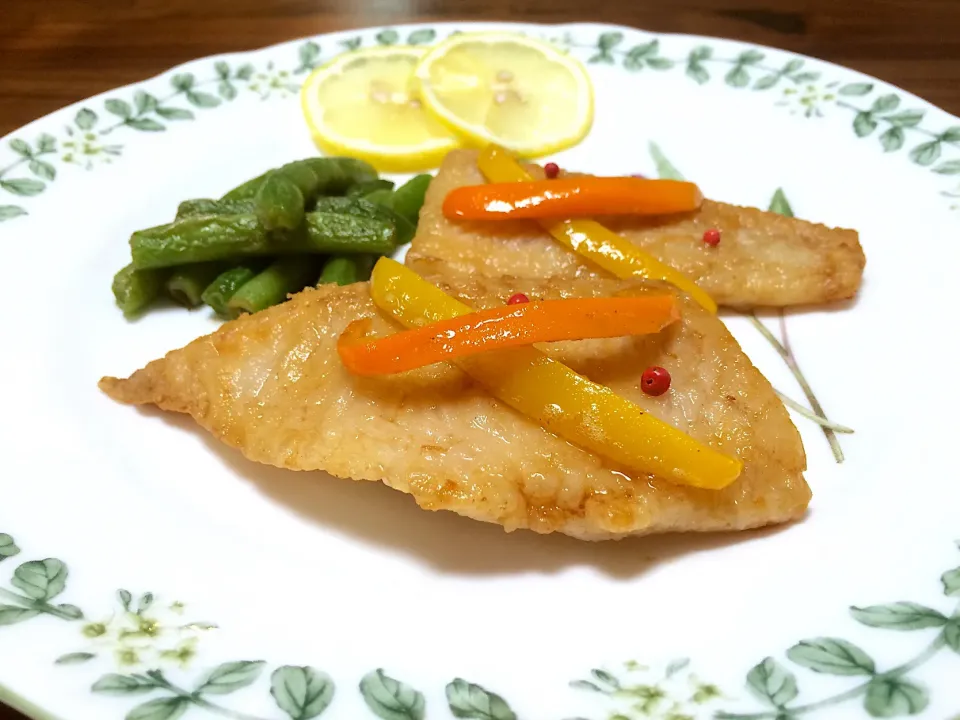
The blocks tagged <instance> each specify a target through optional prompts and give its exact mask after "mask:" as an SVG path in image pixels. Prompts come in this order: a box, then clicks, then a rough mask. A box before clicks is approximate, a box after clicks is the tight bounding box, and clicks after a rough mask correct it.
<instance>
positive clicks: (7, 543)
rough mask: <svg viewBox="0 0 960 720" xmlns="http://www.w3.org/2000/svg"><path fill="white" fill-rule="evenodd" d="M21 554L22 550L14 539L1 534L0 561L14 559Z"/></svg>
mask: <svg viewBox="0 0 960 720" xmlns="http://www.w3.org/2000/svg"><path fill="white" fill-rule="evenodd" d="M19 553H20V548H18V547H17V544H16V543H15V542H14V541H13V538H12V537H10V536H9V535H7V534H6V533H0V561H2V560H6V559H7V558H10V557H13V556H14V555H18V554H19Z"/></svg>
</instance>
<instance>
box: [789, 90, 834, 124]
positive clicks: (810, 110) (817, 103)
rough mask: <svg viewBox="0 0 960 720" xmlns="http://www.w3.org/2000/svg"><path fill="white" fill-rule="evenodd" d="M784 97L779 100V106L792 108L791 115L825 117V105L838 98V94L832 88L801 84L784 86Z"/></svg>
mask: <svg viewBox="0 0 960 720" xmlns="http://www.w3.org/2000/svg"><path fill="white" fill-rule="evenodd" d="M782 95H783V99H782V100H780V101H778V102H777V103H776V105H777V106H778V107H786V108H789V109H790V114H791V115H797V114H801V113H802V114H803V116H804V117H807V118H812V117H823V106H824V105H829V104H830V103H832V102H834V101H835V100H836V99H837V94H836V92H835V91H834V90H832V89H831V88H829V87H827V88H819V87H817V86H816V85H800V86H793V87H787V88H784V89H783V91H782Z"/></svg>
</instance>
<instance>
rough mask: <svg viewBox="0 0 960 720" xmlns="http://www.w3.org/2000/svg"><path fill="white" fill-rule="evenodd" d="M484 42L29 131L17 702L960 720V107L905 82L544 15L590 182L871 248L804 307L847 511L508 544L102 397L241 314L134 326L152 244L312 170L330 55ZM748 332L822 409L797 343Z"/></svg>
mask: <svg viewBox="0 0 960 720" xmlns="http://www.w3.org/2000/svg"><path fill="white" fill-rule="evenodd" d="M481 27H491V26H489V25H487V26H464V25H460V26H454V25H443V26H439V25H438V26H418V27H401V28H388V29H373V30H367V31H362V32H349V33H340V34H333V35H327V36H323V37H318V38H314V39H313V40H310V41H306V40H304V41H297V42H292V43H288V44H285V45H279V46H277V47H272V48H268V49H266V50H260V51H257V52H251V53H244V54H237V55H230V56H223V57H219V58H207V59H204V60H198V61H196V62H193V63H190V64H188V65H185V66H183V67H180V68H177V69H176V70H172V71H170V72H169V73H166V74H164V75H162V76H160V77H157V78H155V79H152V80H149V81H147V82H144V83H142V84H140V85H137V86H132V87H127V88H122V89H119V90H116V91H112V92H109V93H107V94H105V95H103V96H101V97H96V98H91V99H90V100H86V101H84V102H82V103H79V104H77V105H75V106H73V107H70V108H66V109H64V110H61V111H59V112H57V113H54V114H53V115H50V116H48V117H46V118H43V119H41V120H38V121H36V122H35V123H32V124H31V125H29V126H27V127H25V128H22V129H21V130H18V131H17V132H15V133H13V134H12V135H11V136H9V137H8V138H7V139H6V140H5V141H4V142H3V145H2V148H0V168H2V169H0V217H2V218H3V222H2V224H0V247H2V251H3V258H4V271H3V274H2V282H0V302H2V307H3V340H2V344H3V352H2V354H0V377H2V378H3V380H4V393H3V397H4V398H5V411H4V413H3V416H2V420H0V423H2V426H3V433H2V436H0V438H2V439H0V447H2V454H0V488H2V493H0V531H2V532H3V533H4V534H0V560H3V563H2V566H0V572H2V575H0V588H2V590H0V594H2V597H0V603H2V606H0V683H2V688H0V699H2V700H3V701H5V702H7V703H11V704H13V705H14V706H16V707H19V708H21V709H22V710H24V711H25V712H26V713H27V714H28V715H32V716H35V717H45V718H46V717H57V718H64V719H66V720H84V719H86V718H94V719H96V720H104V719H107V718H123V717H126V718H130V719H131V720H170V719H171V718H177V717H180V716H181V715H183V716H186V717H188V718H189V719H190V720H193V719H194V718H197V719H200V718H203V717H205V716H206V717H210V718H213V717H216V716H217V715H219V716H226V717H230V718H236V719H240V718H270V719H277V718H286V717H291V718H312V717H317V716H321V717H322V718H323V719H324V720H332V719H349V720H361V719H363V718H377V717H379V718H384V719H386V720H411V719H412V720H420V719H421V718H424V717H427V718H430V719H432V720H440V719H442V718H451V717H457V718H479V719H482V720H489V719H492V720H508V719H510V718H515V717H516V718H521V719H523V720H562V719H567V718H590V719H591V720H599V719H601V718H608V719H614V718H615V719H616V720H624V719H625V718H627V719H630V720H632V719H634V718H646V717H655V718H663V719H666V718H670V719H671V720H681V719H682V718H687V717H708V716H713V715H715V714H717V713H720V714H722V715H724V716H726V717H737V718H758V719H759V718H770V719H774V718H788V717H800V716H804V717H807V716H812V717H816V718H818V719H819V718H821V717H822V718H828V717H862V716H865V715H866V714H868V713H869V714H871V715H874V716H882V717H888V716H894V715H906V714H922V715H924V716H925V717H931V718H938V719H943V718H947V717H950V716H955V715H956V714H957V713H960V689H958V687H960V686H958V683H957V677H958V669H960V657H958V650H960V618H958V616H957V612H956V611H957V596H958V595H960V567H958V565H960V552H958V547H957V546H956V544H955V539H956V538H957V537H960V523H958V519H957V515H958V513H957V509H958V507H960V483H958V482H957V476H956V466H957V455H956V420H955V416H956V412H957V407H958V400H960V392H958V390H960V388H958V383H960V381H958V377H960V375H958V373H957V372H956V370H955V365H956V352H955V351H956V342H955V340H954V338H955V333H954V330H953V323H954V317H955V315H956V309H955V303H956V295H955V291H954V289H953V285H952V283H953V282H954V279H955V277H956V269H957V267H960V250H958V248H960V242H958V240H960V211H958V209H957V204H958V195H960V120H958V119H957V118H955V117H951V116H949V115H948V114H946V113H944V112H942V111H940V110H938V109H936V108H934V107H932V106H930V105H929V104H928V103H926V102H924V101H923V100H921V99H919V98H917V97H914V96H912V95H910V94H908V93H906V92H903V91H901V90H898V89H896V88H893V87H890V86H888V85H886V84H884V83H882V82H879V81H876V80H873V79H871V78H867V77H864V76H862V75H859V74H857V73H854V72H852V71H849V70H845V69H842V68H839V67H836V66H833V65H829V64H825V63H822V62H818V61H815V60H811V59H809V58H800V57H797V56H794V55H790V54H787V53H783V52H779V51H776V50H769V49H766V48H754V47H749V46H746V45H742V44H739V43H735V42H729V41H724V40H716V39H707V38H696V37H683V36H671V35H664V36H656V35H650V34H649V33H642V32H638V31H634V30H630V29H625V28H616V27H609V26H604V27H601V26H596V25H571V26H565V27H544V26H511V27H514V28H516V29H522V30H524V31H526V32H529V33H531V34H534V35H538V36H541V37H547V38H551V39H553V40H554V41H555V42H557V43H558V44H560V45H563V46H565V47H567V48H569V50H570V52H572V53H575V54H576V55H577V56H578V57H581V58H583V59H584V60H585V61H587V62H588V68H589V70H590V73H591V75H592V77H593V80H594V83H595V85H596V97H597V107H596V110H597V118H596V123H595V126H594V129H593V131H592V132H591V134H590V136H589V137H588V138H587V139H586V141H585V142H584V143H583V144H582V145H580V146H579V147H577V148H575V149H573V150H570V151H568V152H566V153H563V154H562V155H561V156H559V157H558V158H556V159H557V160H558V161H559V162H560V163H562V164H563V165H565V166H568V167H575V168H579V169H584V170H590V171H594V172H598V173H625V172H643V173H647V174H653V173H655V172H657V171H660V172H667V171H668V169H669V168H668V165H669V164H672V166H673V167H674V168H675V169H679V170H680V171H682V173H683V174H684V175H685V176H687V177H690V178H694V179H696V181H697V182H698V183H699V184H700V185H701V186H702V187H703V189H704V191H705V193H706V194H707V195H708V196H710V197H714V198H717V199H722V200H725V201H729V202H734V203H741V204H748V205H755V206H760V207H767V206H768V205H769V204H770V203H771V200H772V199H773V198H774V195H775V192H776V191H777V190H778V189H780V191H781V192H780V193H779V194H777V195H776V198H777V199H776V202H775V203H774V206H775V208H777V209H780V210H781V211H784V210H786V209H787V205H786V204H785V201H786V203H788V204H789V206H790V207H792V209H793V211H795V212H796V214H797V215H798V216H802V217H804V218H808V219H811V220H816V221H819V222H824V223H827V224H830V225H839V226H847V227H853V228H856V229H858V230H859V231H860V232H861V237H862V242H863V245H864V247H865V250H866V254H867V259H868V261H867V270H866V276H865V281H864V285H863V288H862V291H861V293H860V296H859V298H858V300H857V301H856V302H855V303H852V304H850V305H845V306H842V307H833V308H817V309H814V310H811V311H808V312H795V313H789V314H788V316H787V318H786V320H785V326H786V327H787V330H788V331H789V339H790V348H791V349H792V353H793V357H795V359H796V361H797V362H799V364H800V366H801V367H802V369H803V371H804V372H805V374H806V378H807V380H808V381H809V384H810V386H811V387H812V389H813V391H814V392H815V393H816V395H817V397H818V398H819V400H820V402H821V403H822V406H823V408H824V409H825V411H826V413H827V414H828V415H829V417H830V418H831V419H833V420H835V421H837V422H840V423H842V424H844V425H846V426H850V427H852V428H854V429H855V430H856V433H855V434H853V435H842V436H838V438H839V445H840V447H841V448H842V452H843V454H844V455H845V458H846V459H845V461H844V462H843V463H842V464H840V463H838V462H837V460H836V459H835V457H834V454H833V452H832V451H831V447H830V445H828V443H827V440H826V438H825V436H824V433H823V431H822V429H821V428H820V427H819V426H818V425H815V424H814V423H812V422H810V421H808V420H807V419H805V418H803V417H801V416H799V415H797V416H795V420H796V422H797V424H798V426H799V428H800V430H801V432H802V434H803V439H804V442H805V445H806V449H807V453H808V458H809V471H808V472H807V478H808V480H809V482H810V484H811V486H812V487H813V491H814V500H813V504H812V506H811V509H810V513H809V515H808V516H807V517H806V519H804V520H803V521H802V522H800V523H797V524H794V525H792V526H789V527H786V528H781V529H778V530H773V531H764V532H755V533H746V534H740V535H729V536H706V537H704V536H684V537H670V538H654V539H647V540H638V541H624V542H621V543H604V544H595V545H594V544H584V543H579V542H576V541H574V540H571V539H569V538H564V537H559V536H557V537H541V536H536V535H534V534H532V533H526V532H520V533H515V534H512V535H507V534H505V533H504V532H503V531H502V530H501V529H500V528H498V527H493V526H486V525H482V524H480V523H476V522H473V521H470V520H466V519H463V518H460V517H456V516H454V515H450V514H445V513H438V514H433V513H427V512H424V511H421V510H419V509H417V508H416V506H415V504H414V502H413V501H412V500H411V499H410V498H409V497H406V496H404V495H401V494H399V493H396V492H394V491H392V490H389V489H388V488H386V487H383V486H381V485H379V484H373V483H352V482H347V481H342V480H334V479H331V478H328V477H325V476H323V475H320V474H309V475H308V474H298V473H286V472H282V471H280V470H275V469H272V468H268V467H264V466H260V465H256V464H253V463H250V462H246V461H245V460H244V459H243V458H242V457H241V456H240V455H239V454H238V453H236V452H234V451H233V450H230V449H228V448H226V447H224V446H222V445H220V444H219V443H217V442H216V441H214V440H212V439H211V438H210V437H209V436H208V435H206V434H205V433H203V432H201V431H200V430H199V429H198V428H196V427H195V426H194V425H193V424H192V423H191V422H189V421H185V420H179V419H177V418H173V417H170V416H166V415H160V414H158V413H151V412H143V413H139V412H136V411H134V410H132V409H131V408H129V407H123V406H120V405H117V404H115V403H113V402H111V401H110V400H108V399H107V398H106V397H105V396H103V395H102V394H101V393H100V392H99V391H98V390H97V387H96V382H97V380H98V379H99V378H100V377H101V376H102V375H104V374H114V375H125V374H127V373H128V372H130V371H132V370H133V369H135V368H137V367H140V366H141V365H143V364H144V363H145V362H146V361H147V360H150V359H152V358H154V357H157V356H160V355H161V354H163V353H164V352H165V351H167V350H169V349H171V348H174V347H179V346H181V345H183V344H185V343H186V342H188V341H189V340H191V339H193V338H194V337H196V336H198V335H200V334H202V333H204V332H207V331H209V330H210V329H212V328H213V327H214V326H215V323H214V321H213V320H212V319H211V318H210V317H208V316H206V315H205V314H204V313H203V312H195V313H187V312H185V311H182V310H173V309H171V310H168V311H159V312H154V313H151V314H149V315H147V316H145V317H144V318H143V319H141V320H140V321H138V322H134V323H128V322H126V321H124V319H123V317H122V316H121V314H120V313H119V311H118V310H117V309H116V308H115V306H114V304H113V299H112V297H111V294H110V290H109V286H110V280H111V276H112V274H113V272H114V271H115V270H116V269H117V268H119V267H121V266H122V265H124V264H125V262H126V260H127V257H128V248H127V244H126V239H127V237H128V236H129V235H130V233H131V231H133V230H135V229H138V228H141V227H144V226H149V225H153V224H158V223H161V222H166V221H168V219H169V218H170V217H171V216H172V214H173V211H174V209H175V207H176V204H177V203H178V202H179V201H180V200H182V199H184V198H188V197H204V196H216V195H218V194H220V193H222V192H223V191H225V190H226V189H227V188H229V187H232V186H233V185H235V184H237V182H239V181H242V180H243V179H246V178H248V177H252V176H254V175H256V174H259V173H260V172H261V171H263V170H264V169H265V168H268V167H271V166H275V165H278V164H281V163H283V162H285V161H288V160H291V159H295V158H299V157H304V156H308V155H311V154H313V153H314V149H313V147H312V145H311V142H310V140H309V138H308V133H307V131H306V128H305V126H304V124H303V122H302V120H301V116H300V110H299V104H298V101H297V97H296V94H297V88H298V85H299V83H301V82H302V80H303V78H304V76H305V74H306V72H307V70H308V69H309V68H311V67H313V66H315V65H316V64H318V63H320V62H323V61H326V60H327V59H329V58H330V57H331V56H333V55H334V54H335V53H339V52H342V51H344V50H345V49H346V48H350V47H356V46H358V45H363V46H368V45H373V44H376V43H378V42H379V43H392V42H397V41H401V42H415V43H432V42H435V41H436V39H438V38H442V37H445V36H447V35H448V34H449V33H451V32H453V31H457V30H460V31H463V30H473V29H480V28H481ZM497 27H507V26H497ZM652 143H653V145H652ZM651 151H653V152H651ZM667 158H669V160H667ZM762 321H763V322H764V323H766V325H765V327H767V328H769V331H770V332H771V333H772V334H773V336H776V337H781V328H780V324H779V320H778V318H776V317H766V318H762ZM728 322H729V324H730V326H731V328H732V329H733V331H734V332H735V334H736V335H737V337H738V338H739V339H740V340H741V342H742V344H743V346H744V349H745V350H746V351H747V353H748V354H749V355H750V356H751V358H753V360H754V361H755V362H756V363H757V364H758V365H759V366H760V368H761V369H762V370H763V372H764V373H765V374H766V375H767V377H769V378H770V379H771V381H772V382H773V384H774V385H775V386H776V387H777V388H778V389H779V390H781V391H783V392H784V393H785V394H787V395H789V396H791V397H794V398H795V399H797V400H798V401H800V402H803V403H804V404H807V402H808V401H807V400H806V399H805V398H804V394H803V392H802V391H801V389H800V387H799V386H798V384H797V382H796V379H795V377H794V375H793V374H791V372H790V371H789V370H788V368H787V365H786V364H785V363H784V362H783V359H782V358H781V357H780V356H779V355H778V353H777V352H776V349H775V347H774V345H773V344H771V342H770V339H769V338H767V337H765V336H764V335H763V334H761V333H760V332H758V329H757V328H756V327H755V326H754V325H753V324H752V323H751V322H749V321H748V320H747V319H745V318H743V317H739V316H731V317H729V318H728ZM45 558H47V559H45ZM68 568H69V575H68ZM118 591H119V592H118ZM127 608H128V609H129V612H127V611H126V609H127ZM214 624H215V625H216V628H213V627H212V625H214Z"/></svg>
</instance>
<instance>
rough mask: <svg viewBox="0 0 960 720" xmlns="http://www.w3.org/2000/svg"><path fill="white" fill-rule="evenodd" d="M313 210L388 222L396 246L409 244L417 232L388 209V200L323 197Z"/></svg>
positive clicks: (404, 219) (380, 191)
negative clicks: (391, 228) (393, 231)
mask: <svg viewBox="0 0 960 720" xmlns="http://www.w3.org/2000/svg"><path fill="white" fill-rule="evenodd" d="M377 193H386V194H387V195H388V196H392V195H393V193H391V192H390V191H389V190H377V191H375V193H373V194H377ZM315 210H317V211H319V212H331V213H341V214H344V215H353V216H354V217H362V218H370V219H378V220H383V221H385V222H388V223H390V224H391V225H392V226H393V227H394V229H395V231H396V237H395V240H394V242H395V243H396V244H397V245H404V244H406V243H408V242H410V241H411V240H412V239H413V235H414V233H416V231H417V229H416V227H414V226H413V225H411V224H410V223H409V222H408V221H407V219H406V218H404V217H402V216H400V215H399V214H398V213H396V212H394V211H393V209H392V208H391V207H390V200H389V199H387V200H386V201H384V202H377V203H375V202H370V201H369V200H367V199H365V198H348V197H325V198H320V199H319V200H317V204H316V207H315Z"/></svg>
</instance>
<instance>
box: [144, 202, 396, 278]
mask: <svg viewBox="0 0 960 720" xmlns="http://www.w3.org/2000/svg"><path fill="white" fill-rule="evenodd" d="M306 217H307V222H306V223H305V226H303V227H301V228H298V229H297V230H293V231H274V232H272V233H268V232H267V231H266V229H265V228H264V227H263V224H262V223H261V222H260V221H259V220H258V218H257V216H256V215H252V214H242V215H218V216H202V217H191V218H184V219H183V220H177V221H175V222H172V223H170V224H169V225H160V226H158V227H154V228H148V229H146V230H140V231H138V232H135V233H134V234H133V235H132V236H131V238H130V252H131V255H132V256H133V264H134V266H135V267H136V268H137V269H138V270H143V269H148V268H159V267H173V266H177V265H191V264H193V263H201V262H213V261H216V260H234V259H237V258H241V257H257V256H265V255H290V254H293V253H301V254H302V253H311V254H313V253H334V252H335V253H346V254H354V253H390V252H393V250H394V247H395V243H394V238H395V237H396V231H395V229H394V226H393V225H392V224H391V223H389V222H387V221H385V220H380V219H376V218H367V217H358V216H354V215H346V214H340V213H309V214H307V216H306Z"/></svg>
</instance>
